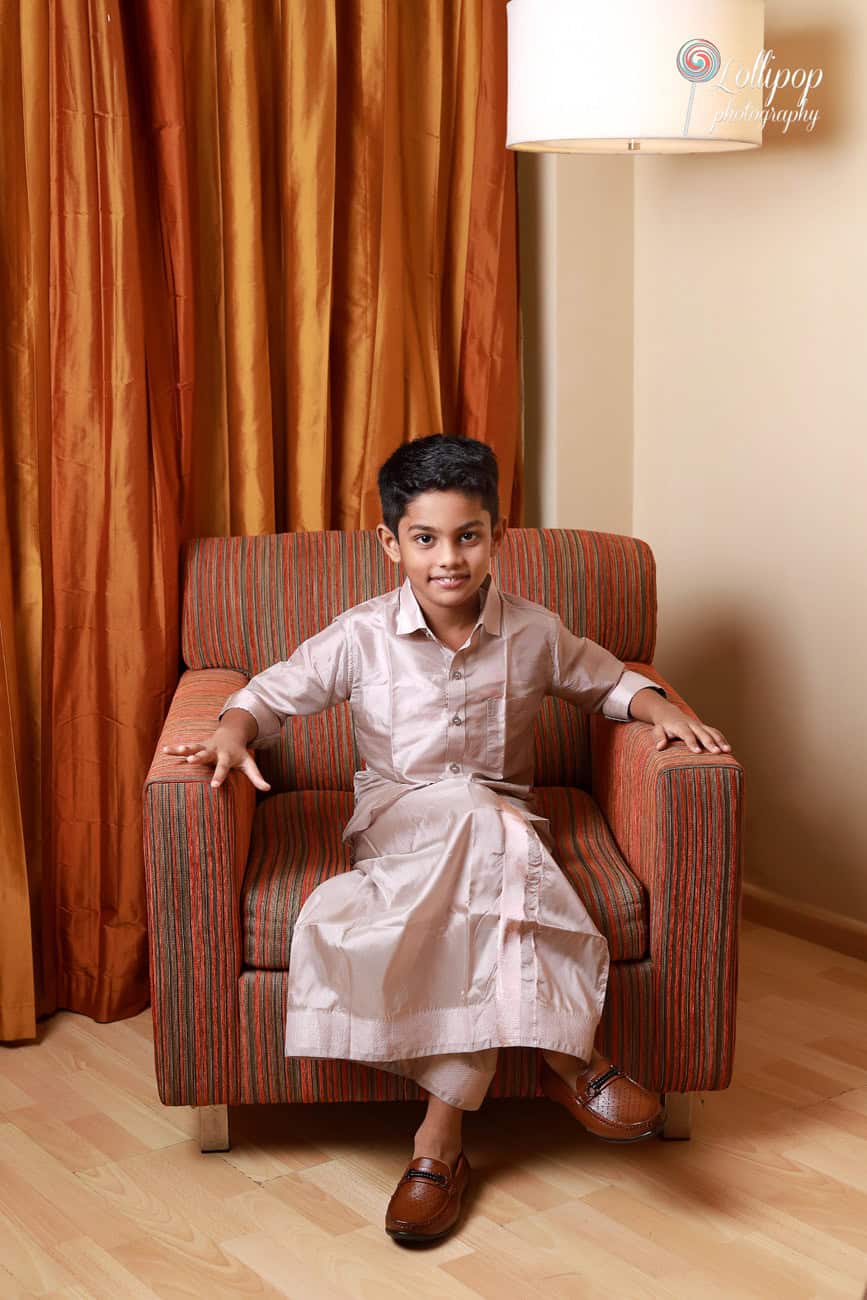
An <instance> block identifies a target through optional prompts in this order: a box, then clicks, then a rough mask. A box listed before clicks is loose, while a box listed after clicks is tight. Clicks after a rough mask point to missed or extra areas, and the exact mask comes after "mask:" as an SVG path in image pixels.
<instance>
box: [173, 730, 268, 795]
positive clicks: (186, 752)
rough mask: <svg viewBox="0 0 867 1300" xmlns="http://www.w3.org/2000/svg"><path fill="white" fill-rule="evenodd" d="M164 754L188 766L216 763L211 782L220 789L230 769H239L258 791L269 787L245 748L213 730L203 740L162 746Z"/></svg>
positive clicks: (232, 737) (227, 736)
mask: <svg viewBox="0 0 867 1300" xmlns="http://www.w3.org/2000/svg"><path fill="white" fill-rule="evenodd" d="M163 753H164V754H177V755H178V756H179V757H181V758H184V759H186V761H187V762H188V763H193V762H196V763H213V764H216V771H215V772H214V776H213V779H212V781H211V785H212V786H220V785H222V784H223V782H224V781H225V779H226V777H227V776H228V774H229V772H230V771H231V769H232V768H233V767H239V768H240V769H241V771H242V772H243V773H244V774H245V775H246V776H247V778H248V779H249V780H250V781H251V782H252V783H253V785H254V786H255V787H256V789H257V790H270V789H271V787H270V785H269V784H268V782H267V781H266V780H265V778H264V776H263V775H262V773H261V772H260V771H259V769H258V767H257V766H256V760H255V759H254V758H253V755H252V754H251V753H249V751H248V750H247V748H246V746H245V745H244V744H242V743H241V741H239V740H238V739H236V738H235V737H234V736H231V735H227V734H226V732H225V731H220V730H219V729H218V730H217V731H214V732H212V733H211V735H210V736H208V737H206V739H205V740H194V741H190V742H188V743H180V744H176V745H163Z"/></svg>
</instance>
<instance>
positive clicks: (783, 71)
mask: <svg viewBox="0 0 867 1300" xmlns="http://www.w3.org/2000/svg"><path fill="white" fill-rule="evenodd" d="M775 61H776V55H775V53H774V51H773V50H772V49H770V50H764V49H763V50H761V51H760V53H759V54H758V55H757V56H756V59H755V62H754V63H753V65H752V67H748V66H747V65H746V64H743V63H739V62H738V61H737V60H736V59H733V58H730V59H729V60H728V61H727V62H726V64H725V65H724V66H723V63H722V56H721V54H720V51H719V49H718V48H717V47H716V46H715V45H714V44H713V42H711V41H707V40H693V41H688V42H686V43H685V44H684V45H683V46H681V48H680V50H679V51H678V55H677V67H678V71H679V72H680V74H681V76H682V77H683V78H684V79H685V80H686V81H688V82H689V83H691V89H690V96H689V104H688V107H687V114H686V122H685V124H684V131H683V134H684V135H687V134H688V133H689V128H690V122H691V119H692V111H693V105H694V101H695V94H696V89H697V87H698V86H699V85H704V86H707V87H709V88H710V89H712V90H720V91H722V92H723V93H724V94H726V95H729V96H731V97H732V98H731V102H729V103H727V104H726V105H725V106H724V107H723V108H720V109H718V110H717V111H716V112H715V113H714V117H713V122H712V124H711V125H710V127H709V130H710V131H711V132H713V131H714V130H715V129H716V127H717V126H718V125H719V124H720V123H721V122H724V123H730V122H736V121H755V120H756V119H757V118H759V117H761V118H762V124H763V126H766V125H767V123H768V122H769V121H773V122H782V123H783V134H786V133H787V132H788V130H789V128H790V127H791V126H792V125H793V124H795V123H803V124H804V126H805V128H806V130H807V131H808V132H811V131H813V130H814V129H815V127H816V123H817V122H818V120H819V110H818V109H817V108H811V107H810V106H809V103H808V100H809V96H810V94H811V93H812V92H813V91H814V90H816V89H817V87H818V86H820V85H821V84H822V81H823V80H824V72H823V70H822V69H821V68H784V67H778V68H775V67H773V66H772V65H773V64H774V63H775ZM760 88H761V89H762V90H764V91H765V92H767V93H766V98H765V102H764V105H763V107H762V108H758V107H757V106H756V105H755V103H747V104H745V105H742V106H740V107H736V105H735V96H737V95H740V94H742V93H743V92H744V91H746V90H758V89H760ZM786 89H790V90H794V91H799V92H800V94H799V97H798V99H797V100H796V102H795V104H794V106H783V105H781V104H776V103H775V100H776V97H777V94H778V92H780V91H783V90H786Z"/></svg>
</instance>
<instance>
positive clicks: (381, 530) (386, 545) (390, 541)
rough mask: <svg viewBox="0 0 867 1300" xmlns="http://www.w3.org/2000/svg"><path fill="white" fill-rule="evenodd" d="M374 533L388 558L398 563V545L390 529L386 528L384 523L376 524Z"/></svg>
mask: <svg viewBox="0 0 867 1300" xmlns="http://www.w3.org/2000/svg"><path fill="white" fill-rule="evenodd" d="M376 535H377V537H378V538H379V543H380V545H381V547H382V549H383V550H384V551H385V553H386V555H387V556H388V558H389V559H390V560H394V561H395V563H397V564H399V563H400V546H399V545H398V541H397V538H396V537H395V535H394V533H393V532H392V531H391V529H390V528H388V527H387V526H386V525H385V524H377V525H376Z"/></svg>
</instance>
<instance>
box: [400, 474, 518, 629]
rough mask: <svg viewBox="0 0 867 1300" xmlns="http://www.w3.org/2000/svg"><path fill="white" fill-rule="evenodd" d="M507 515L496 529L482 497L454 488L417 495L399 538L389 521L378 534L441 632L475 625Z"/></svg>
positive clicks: (431, 624) (504, 528) (401, 528)
mask: <svg viewBox="0 0 867 1300" xmlns="http://www.w3.org/2000/svg"><path fill="white" fill-rule="evenodd" d="M506 523H507V521H506V519H505V518H501V519H500V520H498V522H497V524H496V526H495V527H494V528H493V529H492V528H491V516H490V514H489V513H488V511H487V510H485V509H484V507H483V506H482V502H481V499H480V498H479V497H477V496H466V495H465V494H464V493H463V492H458V491H456V490H455V489H452V488H450V489H448V490H447V491H442V492H438V491H432V492H422V493H421V494H420V495H419V496H417V497H413V499H412V500H411V501H410V502H409V504H408V505H407V507H406V513H405V514H404V515H402V516H401V519H400V523H399V524H398V538H397V540H395V537H394V534H393V533H392V532H391V530H390V529H389V528H387V527H386V525H385V524H378V525H377V529H376V532H377V536H378V537H379V540H380V542H381V543H382V546H383V547H384V549H385V551H386V553H387V554H388V555H389V556H390V557H391V559H393V560H399V561H400V563H401V564H402V565H403V569H404V573H405V574H406V576H407V577H408V578H409V580H410V583H411V585H412V589H413V592H414V594H415V598H416V600H417V601H418V603H419V605H420V607H421V610H422V612H423V614H424V616H425V618H426V620H427V622H428V624H429V625H430V627H431V630H432V631H433V632H434V633H435V634H436V635H437V636H440V635H441V634H443V635H446V636H448V635H449V634H452V633H454V632H456V631H460V630H462V629H464V628H469V627H471V626H472V625H473V624H474V623H475V621H476V619H477V618H478V615H479V596H478V591H479V587H480V586H481V585H482V583H483V582H484V580H485V578H486V577H487V575H488V572H489V570H490V560H491V555H492V554H493V552H494V551H495V550H496V548H497V546H498V545H499V544H500V542H501V541H502V539H503V534H504V533H505V530H506Z"/></svg>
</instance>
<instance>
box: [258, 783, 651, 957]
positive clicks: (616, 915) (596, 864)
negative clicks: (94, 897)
mask: <svg viewBox="0 0 867 1300" xmlns="http://www.w3.org/2000/svg"><path fill="white" fill-rule="evenodd" d="M536 805H537V809H538V811H539V812H540V813H542V815H543V816H545V817H547V818H549V820H550V823H551V844H550V845H549V848H550V849H551V851H552V852H553V854H554V857H555V859H556V860H557V862H558V863H559V864H560V866H561V867H562V869H563V872H564V874H565V875H566V877H567V879H568V880H569V881H570V883H571V884H572V885H573V887H574V888H575V890H576V891H577V893H578V894H579V896H580V897H581V899H582V901H583V903H584V905H585V907H586V908H587V911H588V912H589V913H590V916H591V919H592V920H593V923H594V925H595V926H596V927H597V929H598V930H599V931H600V932H601V933H602V934H603V935H605V937H606V939H607V940H608V945H609V952H610V956H611V960H612V961H623V960H634V959H640V958H642V957H644V956H645V955H646V951H647V904H646V899H645V895H644V890H643V887H642V885H641V883H640V882H639V881H638V880H637V879H636V878H635V876H633V875H632V873H631V872H630V870H629V868H628V867H627V866H626V864H625V862H624V861H623V858H622V857H621V856H620V853H619V852H618V849H617V845H616V843H615V841H614V838H613V836H612V835H611V832H610V831H609V829H608V827H607V825H606V823H605V819H604V818H603V816H602V814H601V812H600V811H599V808H598V805H597V804H596V802H595V800H594V799H593V798H592V796H591V795H589V794H586V793H585V792H584V791H583V790H578V789H573V788H571V787H570V788H566V787H553V786H547V787H545V786H543V787H538V786H537V787H536ZM352 808H353V797H352V794H351V793H349V792H348V791H344V790H296V791H291V792H289V793H284V794H275V795H272V796H270V797H269V798H267V799H264V800H263V801H262V802H261V803H260V805H259V807H258V809H257V811H256V817H255V821H254V823H253V833H252V839H251V845H250V854H249V858H248V862H247V871H246V875H245V878H244V889H243V894H242V904H241V905H242V912H243V925H244V962H245V964H246V965H247V966H248V967H252V968H254V969H256V970H288V968H289V951H290V948H291V944H292V930H293V927H294V925H295V920H296V918H297V916H298V913H299V912H300V911H301V908H302V907H303V905H304V903H305V901H306V899H307V898H308V897H309V896H310V894H311V893H312V892H313V890H314V889H315V888H316V886H317V885H319V884H320V883H321V882H322V881H323V880H327V879H328V878H329V877H330V876H336V875H337V874H338V873H339V872H342V871H349V870H351V863H350V861H349V846H348V845H346V844H344V842H343V840H342V839H341V832H342V830H343V827H344V826H345V825H346V823H347V822H348V820H349V818H350V816H351V815H352ZM552 846H553V847H552Z"/></svg>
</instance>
